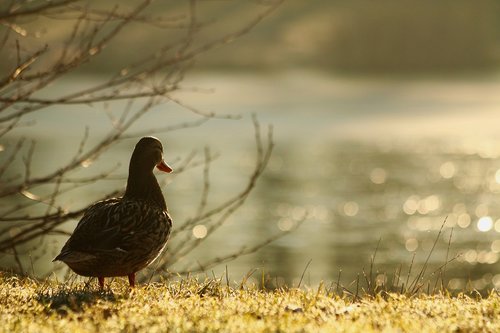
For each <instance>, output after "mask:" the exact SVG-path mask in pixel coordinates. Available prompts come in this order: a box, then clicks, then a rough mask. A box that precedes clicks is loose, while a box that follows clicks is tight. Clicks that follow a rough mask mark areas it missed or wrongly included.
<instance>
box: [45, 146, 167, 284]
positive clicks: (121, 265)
mask: <svg viewBox="0 0 500 333" xmlns="http://www.w3.org/2000/svg"><path fill="white" fill-rule="evenodd" d="M155 167H157V168H158V169H159V170H161V171H164V172H172V168H171V167H170V166H168V164H166V163H165V161H164V160H163V147H162V144H161V142H160V140H158V139H157V138H154V137H143V138H142V139H140V140H139V142H138V143H137V145H136V146H135V149H134V152H133V153H132V158H131V159H130V166H129V175H128V181H127V189H126V191H125V194H124V196H123V197H122V198H113V199H108V200H104V201H100V202H97V203H95V204H93V205H92V206H90V207H89V208H88V209H87V210H86V212H85V214H84V215H83V217H82V219H81V220H80V222H78V225H77V226H76V228H75V230H74V232H73V234H72V235H71V237H70V238H69V239H68V241H67V242H66V244H65V245H64V246H63V248H62V250H61V253H59V255H58V256H57V257H55V258H54V260H53V261H56V260H60V261H63V262H64V263H66V264H67V265H68V266H69V267H70V268H71V269H72V270H73V271H74V272H75V273H76V274H79V275H83V276H91V277H97V278H98V281H99V286H100V287H101V288H104V278H105V277H113V276H128V281H129V284H130V286H131V287H134V286H135V273H136V272H137V271H139V270H141V269H143V268H145V267H146V266H148V265H149V264H150V263H151V262H152V261H154V260H155V259H156V257H158V255H159V254H160V253H161V252H162V250H163V248H164V247H165V244H166V243H167V240H168V237H169V235H170V230H171V229H172V220H171V218H170V216H169V215H168V210H167V206H166V204H165V199H164V198H163V195H162V193H161V189H160V185H159V184H158V182H157V180H156V178H155V176H154V174H153V170H154V168H155Z"/></svg>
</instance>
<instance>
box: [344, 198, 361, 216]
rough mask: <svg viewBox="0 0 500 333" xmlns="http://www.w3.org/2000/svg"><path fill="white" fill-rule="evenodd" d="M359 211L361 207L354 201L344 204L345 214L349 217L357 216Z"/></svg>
mask: <svg viewBox="0 0 500 333" xmlns="http://www.w3.org/2000/svg"><path fill="white" fill-rule="evenodd" d="M358 211H359V206H358V204H357V203H356V202H354V201H349V202H346V203H345V204H344V214H345V215H347V216H356V215H357V214H358Z"/></svg>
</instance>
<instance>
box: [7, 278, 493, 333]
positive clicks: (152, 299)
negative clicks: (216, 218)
mask: <svg viewBox="0 0 500 333" xmlns="http://www.w3.org/2000/svg"><path fill="white" fill-rule="evenodd" d="M0 321H1V322H0V332H106V333H111V332H151V333H153V332H379V331H384V332H447V331H450V332H500V296H499V294H498V293H497V292H492V293H491V294H490V295H489V296H488V297H480V296H477V297H471V296H465V295H459V296H457V297H450V296H447V295H444V294H440V295H434V296H426V295H418V296H413V297H409V296H404V295H398V294H386V293H383V294H382V293H381V294H379V295H378V296H376V297H369V296H365V297H362V298H360V299H359V298H358V299H357V300H356V301H353V300H352V299H349V298H347V297H344V298H341V297H338V296H335V295H331V294H329V293H328V291H327V290H325V288H321V287H320V288H318V289H315V290H306V289H287V290H284V289H282V290H274V291H264V290H259V289H258V288H254V287H251V286H243V287H242V288H237V287H236V288H230V287H227V286H226V285H225V284H224V283H223V282H220V281H219V280H204V281H197V280H195V279H183V280H180V281H175V282H162V283H151V284H147V285H140V286H139V287H137V288H135V289H133V290H130V289H129V288H128V287H127V285H126V283H125V281H124V280H119V279H115V281H113V283H112V284H111V286H110V288H107V289H106V290H104V291H100V290H99V289H98V288H97V286H96V284H95V282H93V283H91V284H90V285H85V283H83V282H82V283H77V282H72V283H68V282H67V283H58V282H55V281H52V280H47V281H42V282H40V281H35V280H32V279H28V278H21V277H17V276H11V275H5V274H3V275H2V273H0Z"/></svg>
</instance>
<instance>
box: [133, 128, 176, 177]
mask: <svg viewBox="0 0 500 333" xmlns="http://www.w3.org/2000/svg"><path fill="white" fill-rule="evenodd" d="M154 167H156V168H158V169H159V170H161V171H163V172H168V173H170V172H172V168H171V167H170V166H169V165H168V164H167V163H165V161H164V160H163V146H162V144H161V142H160V140H158V139H157V138H155V137H152V136H145V137H143V138H141V139H140V140H139V142H138V143H137V144H136V145H135V149H134V152H133V153H132V158H131V160H130V168H131V169H132V168H134V169H136V168H139V169H141V170H149V171H152V170H153V169H154Z"/></svg>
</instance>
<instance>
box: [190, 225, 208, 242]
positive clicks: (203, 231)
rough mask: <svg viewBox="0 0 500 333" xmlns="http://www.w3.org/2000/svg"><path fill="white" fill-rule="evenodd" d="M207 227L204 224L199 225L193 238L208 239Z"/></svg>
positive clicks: (194, 230) (194, 231)
mask: <svg viewBox="0 0 500 333" xmlns="http://www.w3.org/2000/svg"><path fill="white" fill-rule="evenodd" d="M207 233H208V230H207V227H205V226H204V225H203V224H198V225H197V226H195V227H194V228H193V236H194V237H195V238H198V239H201V238H205V237H207Z"/></svg>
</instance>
